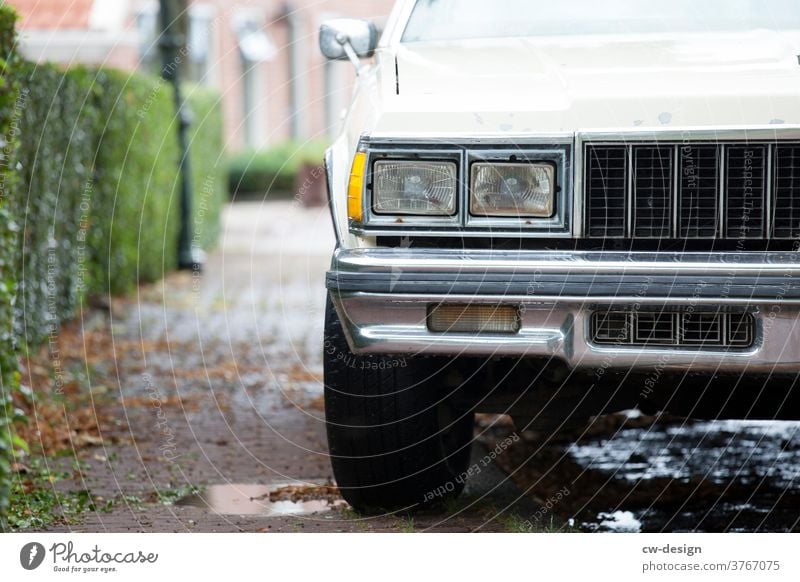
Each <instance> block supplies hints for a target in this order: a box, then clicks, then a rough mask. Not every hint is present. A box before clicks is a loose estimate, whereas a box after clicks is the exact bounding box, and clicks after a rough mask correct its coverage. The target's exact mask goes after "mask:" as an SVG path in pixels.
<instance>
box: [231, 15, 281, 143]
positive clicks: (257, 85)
mask: <svg viewBox="0 0 800 582" xmlns="http://www.w3.org/2000/svg"><path fill="white" fill-rule="evenodd" d="M234 28H235V31H236V36H237V40H238V43H239V56H240V60H241V65H242V77H241V82H242V109H243V111H242V113H243V115H244V119H243V126H244V137H245V145H246V146H247V147H250V148H260V147H263V146H264V145H265V144H266V140H265V138H264V134H265V132H264V129H265V126H266V119H265V115H264V110H265V108H264V101H265V91H264V80H263V77H262V74H263V68H264V67H263V63H264V62H265V61H270V60H272V59H274V58H275V55H276V53H277V49H276V48H275V45H274V44H273V43H272V41H271V40H270V39H269V37H268V36H267V34H266V32H265V31H264V29H263V27H262V23H261V21H260V20H259V19H258V18H257V17H255V16H253V15H252V14H250V13H240V14H238V15H237V17H236V18H234Z"/></svg>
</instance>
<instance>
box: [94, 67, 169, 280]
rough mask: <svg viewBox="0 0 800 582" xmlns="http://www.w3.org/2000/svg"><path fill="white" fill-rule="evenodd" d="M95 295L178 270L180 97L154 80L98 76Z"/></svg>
mask: <svg viewBox="0 0 800 582" xmlns="http://www.w3.org/2000/svg"><path fill="white" fill-rule="evenodd" d="M95 82H96V84H97V85H99V87H100V88H101V89H100V90H99V91H98V96H97V103H96V105H95V107H96V108H97V110H98V111H100V112H102V115H100V123H99V125H98V128H97V136H98V137H97V149H96V157H95V160H94V168H95V172H94V183H93V185H92V191H91V193H90V198H91V206H92V216H93V221H92V225H91V229H90V230H89V232H88V234H89V236H88V238H87V246H88V247H89V248H90V249H91V250H92V252H93V256H92V260H91V261H90V265H91V266H92V270H91V272H90V277H89V280H88V290H89V292H91V293H98V294H105V293H112V294H118V293H125V292H127V291H130V290H131V289H132V288H133V287H134V286H135V285H136V283H137V282H138V281H155V280H157V279H159V278H161V277H162V276H163V275H164V271H165V270H166V271H169V270H171V269H173V268H174V266H175V265H176V264H177V243H176V241H177V240H178V217H179V214H178V210H179V200H178V198H177V196H176V193H177V186H178V184H179V180H178V174H177V172H176V168H177V166H178V161H179V158H180V156H179V152H178V143H177V139H176V137H175V136H176V131H177V127H176V118H175V113H174V111H175V106H174V98H173V93H172V90H171V87H170V86H169V84H167V83H164V82H163V81H162V80H161V79H157V78H154V77H149V76H141V75H131V74H128V73H123V72H121V71H113V70H104V69H101V70H99V71H97V76H96V79H95Z"/></svg>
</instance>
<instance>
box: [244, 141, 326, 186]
mask: <svg viewBox="0 0 800 582" xmlns="http://www.w3.org/2000/svg"><path fill="white" fill-rule="evenodd" d="M325 148H326V144H324V143H321V142H308V143H301V142H296V141H286V142H283V143H280V144H278V145H275V146H273V147H271V148H268V149H265V150H261V151H243V152H240V153H237V154H235V155H234V156H233V157H231V159H230V161H229V166H228V172H229V173H228V183H229V186H228V188H229V190H230V193H231V197H234V196H237V195H240V194H253V193H257V194H260V195H262V196H263V195H264V194H269V195H270V196H271V195H273V194H277V195H281V194H286V193H288V194H290V195H291V194H292V193H294V189H295V180H296V179H297V173H298V172H299V171H300V168H301V167H302V166H303V165H304V164H314V165H321V164H322V160H323V158H324V157H325Z"/></svg>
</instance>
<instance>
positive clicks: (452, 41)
mask: <svg viewBox="0 0 800 582" xmlns="http://www.w3.org/2000/svg"><path fill="white" fill-rule="evenodd" d="M320 43H321V47H322V50H323V52H324V53H325V55H326V56H327V57H329V58H332V59H348V58H349V59H350V60H352V61H353V62H354V64H355V65H356V66H357V67H358V71H359V79H358V83H357V88H356V91H355V95H354V97H353V101H352V105H351V107H350V109H349V112H348V114H347V117H346V119H345V123H344V128H343V131H342V133H341V135H340V136H339V138H338V139H337V140H336V141H335V143H334V144H333V146H332V147H331V148H330V150H329V151H328V154H327V159H326V166H327V176H328V183H329V192H330V206H331V212H332V215H333V222H334V224H335V227H336V234H337V237H338V246H337V248H336V251H335V253H334V256H333V260H332V266H331V270H330V272H329V274H328V279H327V286H328V292H329V298H330V301H329V306H328V313H327V321H326V336H325V385H326V413H327V422H328V434H329V443H330V451H331V456H332V462H333V468H334V472H335V475H336V479H337V481H338V483H339V486H340V487H341V488H342V492H343V494H344V496H345V498H346V499H347V500H348V501H349V502H350V503H351V504H352V505H353V506H355V507H356V508H358V509H361V510H368V509H394V508H398V507H403V508H404V507H413V506H418V505H425V504H430V503H432V502H435V501H439V500H441V499H442V497H443V496H451V495H456V494H458V492H459V491H460V490H461V487H462V484H463V482H464V477H465V475H466V474H468V473H469V464H468V463H469V449H470V442H471V439H472V436H473V414H474V413H475V412H488V413H506V414H510V415H511V416H512V417H513V418H514V421H515V423H516V424H517V426H518V428H519V429H520V430H522V429H525V428H528V429H532V430H539V431H556V430H558V429H560V428H563V427H566V426H575V425H576V423H580V422H585V421H586V420H587V419H588V418H589V417H591V416H594V415H599V414H602V413H604V412H609V411H615V410H624V409H627V408H632V407H639V408H640V409H642V410H644V411H647V412H651V413H657V412H660V411H670V412H672V413H675V414H678V415H683V416H694V417H704V418H722V417H725V418H768V419H773V418H784V419H798V418H800V398H799V396H800V394H798V393H799V392H800V389H793V387H794V383H795V380H796V379H797V377H798V373H800V325H799V324H798V314H799V313H800V255H798V251H799V250H800V5H798V3H797V0H703V1H702V2H699V1H697V0H652V1H649V2H643V1H641V0H571V1H567V2H553V1H545V0H493V1H492V2H485V1H484V0H401V1H399V2H398V3H397V5H396V7H395V9H394V11H393V13H392V15H391V17H390V18H389V21H388V23H387V25H386V27H385V30H384V31H383V33H382V34H381V35H380V40H378V34H377V32H376V29H375V27H374V26H373V25H371V24H370V23H367V22H362V21H356V20H341V19H340V20H335V21H331V22H328V23H326V24H325V25H323V27H322V29H321V32H320Z"/></svg>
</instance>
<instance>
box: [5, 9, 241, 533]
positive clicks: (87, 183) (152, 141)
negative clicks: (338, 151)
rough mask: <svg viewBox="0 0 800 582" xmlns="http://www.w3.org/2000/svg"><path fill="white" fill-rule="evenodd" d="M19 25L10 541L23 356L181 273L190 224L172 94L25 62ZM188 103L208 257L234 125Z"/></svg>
mask: <svg viewBox="0 0 800 582" xmlns="http://www.w3.org/2000/svg"><path fill="white" fill-rule="evenodd" d="M15 18H16V17H15V14H14V12H13V10H12V9H10V8H8V7H7V6H6V5H0V142H1V143H0V147H1V148H2V160H1V161H2V165H0V178H1V179H2V184H1V186H2V190H1V191H0V195H1V196H0V382H2V385H1V386H2V393H0V412H2V414H0V530H2V529H3V527H4V524H3V522H2V520H3V518H2V516H3V514H4V510H5V508H6V507H7V497H8V491H9V482H10V479H11V474H10V470H11V460H12V450H11V447H12V442H13V440H12V434H13V430H12V429H13V427H12V422H11V420H10V413H11V411H10V394H11V391H12V390H13V389H14V387H15V386H16V383H17V376H18V373H17V360H16V351H17V350H19V349H26V348H27V347H28V346H35V345H37V344H39V343H41V342H43V341H44V340H45V339H46V338H47V336H48V334H50V333H51V332H54V331H57V328H58V326H59V325H60V323H61V322H62V321H64V320H67V319H69V318H71V317H72V316H73V315H74V314H75V313H76V309H77V307H78V306H79V305H80V303H81V301H82V300H83V299H84V297H85V296H86V295H108V294H119V293H124V292H127V291H130V290H131V289H132V288H133V287H135V286H136V285H137V284H138V283H139V282H146V281H154V280H157V279H159V278H161V277H162V276H163V275H164V274H165V272H168V271H170V270H172V269H174V268H175V267H176V265H177V240H178V228H179V216H180V200H179V197H178V192H179V189H178V185H179V176H178V173H177V168H178V162H179V157H180V154H179V148H178V142H177V119H176V115H175V103H174V93H173V90H172V87H171V86H170V85H169V84H168V83H166V82H164V81H163V80H161V79H159V78H155V77H151V76H146V75H140V74H130V73H126V72H121V71H116V70H111V69H105V68H100V69H90V68H84V67H75V68H70V69H68V70H66V71H63V70H61V69H58V68H56V67H54V66H51V65H32V64H29V63H24V62H21V61H20V60H19V59H17V58H16V57H14V56H13V55H14V50H13V47H14V45H15V39H16V36H15V32H14V22H15ZM188 100H189V103H190V106H191V108H192V109H193V110H194V113H195V122H196V123H195V125H194V126H193V127H192V129H191V131H190V134H189V140H190V147H191V151H190V155H191V162H192V166H193V187H194V191H195V200H194V203H195V213H194V220H193V221H192V228H193V235H194V239H195V241H196V242H197V244H199V245H201V246H203V247H204V248H206V249H208V248H211V247H212V246H213V245H214V243H215V241H216V239H217V236H218V233H219V230H220V226H219V219H220V211H221V208H222V204H223V201H224V199H225V191H226V186H227V180H226V176H225V166H224V164H223V163H222V162H221V160H222V159H223V158H222V148H223V123H222V113H221V108H220V105H219V98H218V96H217V95H216V94H214V93H213V92H209V91H205V90H199V89H198V90H191V91H190V93H189V99H188ZM17 444H19V443H17Z"/></svg>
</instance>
